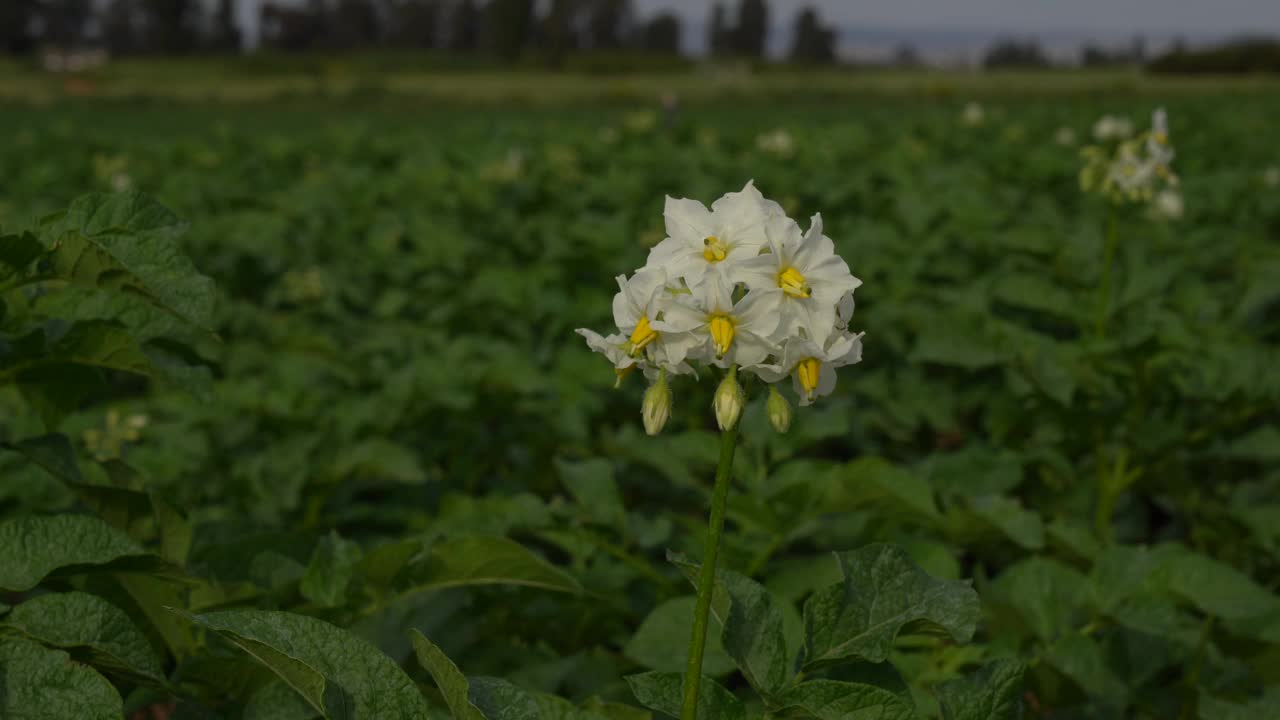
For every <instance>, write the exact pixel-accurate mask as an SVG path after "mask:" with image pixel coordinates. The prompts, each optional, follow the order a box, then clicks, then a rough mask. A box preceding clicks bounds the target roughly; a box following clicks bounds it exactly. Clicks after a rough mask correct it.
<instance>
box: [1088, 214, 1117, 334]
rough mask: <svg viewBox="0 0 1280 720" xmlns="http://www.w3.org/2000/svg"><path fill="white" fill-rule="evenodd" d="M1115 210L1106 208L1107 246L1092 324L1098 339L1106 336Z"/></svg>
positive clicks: (1114, 238)
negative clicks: (1096, 312)
mask: <svg viewBox="0 0 1280 720" xmlns="http://www.w3.org/2000/svg"><path fill="white" fill-rule="evenodd" d="M1116 242H1117V241H1116V209H1115V206H1114V205H1112V206H1110V207H1108V208H1107V245H1106V249H1105V250H1103V256H1102V282H1101V283H1100V284H1099V285H1098V317H1097V320H1096V322H1095V324H1094V329H1095V330H1096V331H1097V335H1098V337H1100V338H1101V337H1105V336H1106V334H1107V311H1108V310H1110V309H1111V266H1112V265H1114V264H1115V259H1116Z"/></svg>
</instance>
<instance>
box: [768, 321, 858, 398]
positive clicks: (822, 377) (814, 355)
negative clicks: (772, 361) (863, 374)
mask: <svg viewBox="0 0 1280 720" xmlns="http://www.w3.org/2000/svg"><path fill="white" fill-rule="evenodd" d="M861 360H862V333H858V334H857V335H853V334H850V333H847V332H840V333H836V334H833V335H831V336H830V337H828V338H827V341H826V343H825V344H824V345H819V344H818V343H816V342H814V341H813V340H811V339H809V338H802V337H793V338H790V339H788V340H787V342H786V345H785V346H784V347H783V349H782V362H781V363H780V364H778V365H766V366H762V367H761V368H759V369H758V370H756V373H757V374H758V375H759V376H760V377H761V378H762V379H763V380H764V381H765V382H777V381H778V380H781V379H782V378H785V377H786V376H788V375H791V376H792V377H793V379H794V386H795V390H796V394H797V395H799V396H800V404H801V405H810V404H812V403H813V401H814V400H816V399H818V398H820V397H824V396H826V395H830V394H831V391H833V390H835V389H836V368H838V367H843V366H845V365H853V364H854V363H857V362H861Z"/></svg>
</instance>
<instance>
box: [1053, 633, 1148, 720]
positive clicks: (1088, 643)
mask: <svg viewBox="0 0 1280 720" xmlns="http://www.w3.org/2000/svg"><path fill="white" fill-rule="evenodd" d="M1044 658H1045V662H1047V663H1048V664H1049V665H1050V666H1052V667H1053V668H1055V669H1057V670H1058V671H1059V672H1061V673H1062V674H1063V675H1066V676H1067V677H1068V678H1070V679H1071V680H1072V681H1074V682H1075V683H1076V684H1077V685H1079V686H1080V689H1082V690H1084V691H1085V692H1086V693H1088V694H1089V695H1090V696H1091V697H1092V698H1095V699H1097V700H1099V701H1101V702H1103V703H1104V704H1107V705H1113V706H1114V705H1122V704H1123V703H1124V701H1125V697H1126V695H1127V693H1128V690H1127V689H1126V688H1125V686H1124V683H1122V682H1120V680H1119V679H1118V677H1117V673H1116V672H1115V671H1114V670H1112V668H1111V667H1110V666H1109V665H1108V664H1107V658H1106V656H1105V655H1104V654H1103V651H1102V648H1101V647H1100V646H1099V645H1098V643H1096V642H1094V640H1093V638H1091V637H1088V636H1087V635H1081V634H1080V633H1071V634H1068V635H1064V636H1062V637H1061V638H1059V639H1058V640H1057V641H1056V642H1054V644H1053V645H1051V646H1050V647H1049V649H1048V651H1047V652H1046V653H1045V656H1044Z"/></svg>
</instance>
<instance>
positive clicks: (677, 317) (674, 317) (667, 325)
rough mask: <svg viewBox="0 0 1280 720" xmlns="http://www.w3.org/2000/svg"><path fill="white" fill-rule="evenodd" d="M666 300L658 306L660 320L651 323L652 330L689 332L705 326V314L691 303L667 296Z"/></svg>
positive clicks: (680, 298)
mask: <svg viewBox="0 0 1280 720" xmlns="http://www.w3.org/2000/svg"><path fill="white" fill-rule="evenodd" d="M666 297H667V299H666V300H665V301H664V302H662V303H661V304H660V308H661V311H662V319H661V320H655V321H652V322H651V323H650V324H651V325H652V326H653V329H654V330H657V331H658V332H662V333H668V332H670V333H679V332H689V331H690V330H693V329H694V328H697V327H701V326H703V325H706V324H707V313H705V312H703V311H702V310H700V309H699V308H697V307H694V306H693V305H692V303H685V302H682V298H683V297H684V296H682V297H676V296H674V295H670V294H667V296H666Z"/></svg>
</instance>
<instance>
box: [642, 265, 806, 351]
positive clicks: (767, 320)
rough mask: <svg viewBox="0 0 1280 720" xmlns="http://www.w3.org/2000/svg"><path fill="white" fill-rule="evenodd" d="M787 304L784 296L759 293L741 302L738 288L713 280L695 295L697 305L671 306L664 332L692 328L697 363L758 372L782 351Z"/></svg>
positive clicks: (719, 280) (753, 291)
mask: <svg viewBox="0 0 1280 720" xmlns="http://www.w3.org/2000/svg"><path fill="white" fill-rule="evenodd" d="M781 304H782V297H781V294H780V293H774V292H767V291H759V290H751V291H749V292H748V293H747V294H746V295H745V296H743V298H742V299H741V300H739V301H737V302H736V303H735V302H734V301H733V286H732V285H730V284H728V283H727V282H725V281H723V280H722V279H720V278H714V277H713V278H710V279H708V280H707V282H705V283H703V284H702V285H700V286H699V287H698V289H697V290H694V291H693V294H692V302H688V303H686V302H677V303H674V304H672V305H671V306H669V307H668V308H667V310H666V314H665V315H664V318H666V319H664V320H663V321H662V322H660V323H659V324H658V329H659V330H660V331H664V330H665V329H666V328H667V327H690V328H691V329H690V330H689V331H687V332H688V333H689V334H690V335H692V336H695V337H697V338H699V342H698V343H697V345H696V347H694V349H692V350H690V351H689V353H688V357H689V358H690V359H692V360H701V361H703V362H706V363H708V364H710V365H715V366H717V367H722V368H728V367H732V366H734V365H739V366H742V367H744V368H753V367H754V366H756V365H759V364H760V363H762V362H764V360H765V358H767V357H768V356H769V355H771V354H773V353H774V352H776V351H777V348H778V346H777V344H776V343H774V342H773V339H772V338H773V335H774V333H775V332H777V329H778V322H779V321H780V320H781V316H782V313H781V310H780V306H781ZM668 323H670V325H668Z"/></svg>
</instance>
